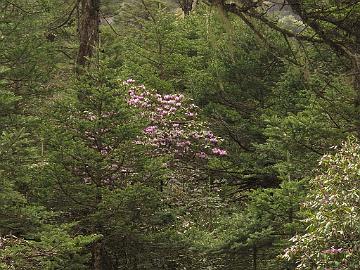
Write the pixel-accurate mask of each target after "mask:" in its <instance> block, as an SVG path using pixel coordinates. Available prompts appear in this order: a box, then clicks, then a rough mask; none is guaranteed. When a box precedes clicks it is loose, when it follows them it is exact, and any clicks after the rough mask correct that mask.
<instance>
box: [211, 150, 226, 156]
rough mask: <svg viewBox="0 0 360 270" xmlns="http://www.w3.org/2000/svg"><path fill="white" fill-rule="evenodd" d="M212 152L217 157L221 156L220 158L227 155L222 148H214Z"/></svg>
mask: <svg viewBox="0 0 360 270" xmlns="http://www.w3.org/2000/svg"><path fill="white" fill-rule="evenodd" d="M211 151H212V153H213V154H215V155H219V156H226V155H227V152H226V150H223V149H220V148H213V149H212V150H211Z"/></svg>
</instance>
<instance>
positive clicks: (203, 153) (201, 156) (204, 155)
mask: <svg viewBox="0 0 360 270" xmlns="http://www.w3.org/2000/svg"><path fill="white" fill-rule="evenodd" d="M195 156H196V157H198V158H202V159H205V158H207V154H206V153H205V152H200V153H196V154H195Z"/></svg>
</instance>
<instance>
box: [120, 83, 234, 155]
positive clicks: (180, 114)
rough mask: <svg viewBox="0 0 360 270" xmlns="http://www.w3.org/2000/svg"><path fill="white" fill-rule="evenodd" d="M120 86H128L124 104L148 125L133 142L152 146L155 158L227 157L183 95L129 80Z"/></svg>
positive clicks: (194, 106) (196, 111)
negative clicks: (168, 156) (150, 87)
mask: <svg viewBox="0 0 360 270" xmlns="http://www.w3.org/2000/svg"><path fill="white" fill-rule="evenodd" d="M123 84H124V85H125V86H127V87H128V93H129V96H128V100H127V102H128V104H129V105H131V106H133V107H135V108H138V109H140V110H141V116H142V117H144V118H146V119H147V121H148V123H149V125H148V126H147V127H145V128H144V130H143V134H142V136H140V137H139V138H138V140H137V141H136V143H138V144H143V145H150V146H154V154H155V155H162V154H173V155H174V157H175V158H176V159H179V158H186V157H187V158H197V159H206V158H208V157H209V156H210V155H212V156H225V155H227V152H226V150H224V149H221V148H220V147H219V143H220V141H221V139H220V138H219V137H217V136H215V135H214V134H213V133H212V132H211V131H210V130H209V129H208V128H207V126H206V125H205V123H204V122H202V121H200V120H199V119H198V107H197V106H196V105H194V104H192V103H191V102H190V100H188V99H186V98H185V97H184V95H182V94H167V95H161V94H159V93H157V92H156V91H154V90H147V89H146V88H145V86H144V85H137V84H135V81H134V80H132V79H129V80H127V81H125V82H123Z"/></svg>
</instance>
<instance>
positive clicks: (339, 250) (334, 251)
mask: <svg viewBox="0 0 360 270" xmlns="http://www.w3.org/2000/svg"><path fill="white" fill-rule="evenodd" d="M343 251H344V249H343V248H334V247H331V248H330V249H326V250H323V251H321V253H324V254H338V253H342V252H343Z"/></svg>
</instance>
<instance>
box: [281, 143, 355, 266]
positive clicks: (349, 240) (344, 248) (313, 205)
mask: <svg viewBox="0 0 360 270" xmlns="http://www.w3.org/2000/svg"><path fill="white" fill-rule="evenodd" d="M320 165H321V167H322V170H321V174H320V175H318V176H317V177H316V178H315V179H313V180H312V181H311V184H312V186H313V189H312V192H311V193H310V194H309V195H308V197H307V201H306V203H305V204H304V206H303V209H304V211H305V213H307V214H308V218H307V220H306V222H307V223H308V224H309V226H308V227H307V232H306V234H304V235H297V236H295V237H294V238H293V239H292V241H293V243H294V244H293V246H291V247H290V248H289V249H287V250H286V252H285V254H284V255H283V257H284V258H286V259H288V260H291V259H296V262H297V268H296V269H304V270H305V269H306V270H308V269H322V270H323V269H327V270H335V269H337V270H340V269H342V270H345V269H347V270H349V269H359V261H360V226H359V224H360V210H359V205H360V181H359V179H360V145H359V144H358V143H357V142H356V141H354V140H353V139H350V140H349V141H348V142H346V143H344V144H343V146H342V148H341V149H340V150H339V151H338V153H337V154H335V155H325V156H323V158H322V159H321V161H320Z"/></svg>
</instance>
